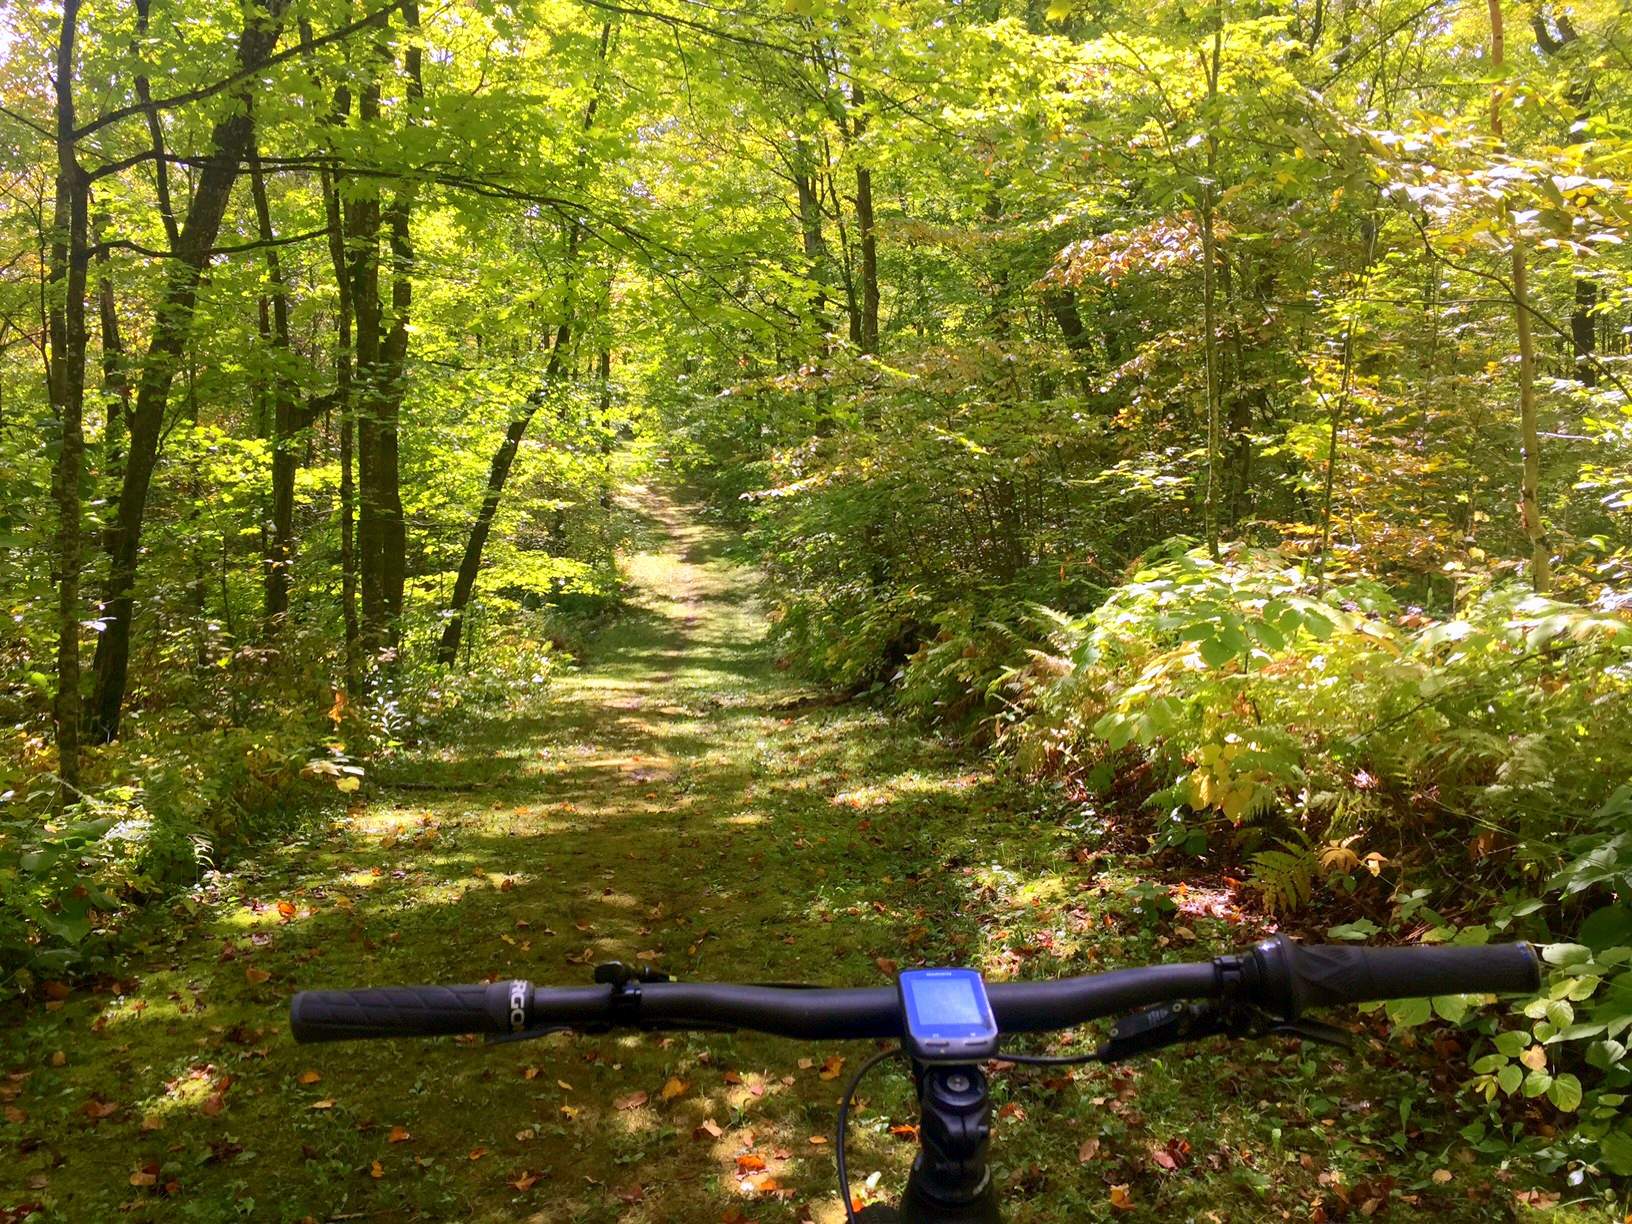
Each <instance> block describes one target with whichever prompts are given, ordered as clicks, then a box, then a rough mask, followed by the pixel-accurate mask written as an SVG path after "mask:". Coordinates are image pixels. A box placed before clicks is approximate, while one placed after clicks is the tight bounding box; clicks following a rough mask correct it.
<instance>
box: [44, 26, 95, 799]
mask: <svg viewBox="0 0 1632 1224" xmlns="http://www.w3.org/2000/svg"><path fill="white" fill-rule="evenodd" d="M79 8H80V6H79V0H64V3H63V6H62V21H61V25H60V27H59V30H60V32H59V34H58V37H57V58H56V74H55V75H56V80H55V86H56V104H57V105H56V118H57V124H56V151H57V174H56V209H55V215H54V217H53V221H52V238H51V271H50V280H51V286H52V298H51V307H50V316H51V321H50V332H51V359H50V369H49V378H48V383H49V386H50V392H51V401H52V405H53V407H54V408H55V409H56V414H57V422H58V429H59V434H58V438H57V462H56V466H55V470H54V472H53V475H52V481H53V486H54V488H55V490H56V496H57V548H56V559H55V560H56V568H57V696H56V710H55V715H56V733H57V775H58V780H59V787H58V797H57V802H58V805H59V806H63V805H66V804H68V803H71V802H73V801H74V800H75V799H76V798H77V797H78V793H79V782H80V774H79V755H80V746H79V745H80V728H79V723H80V691H79V686H80V675H79V630H80V616H81V610H80V599H79V571H80V542H81V533H80V519H81V515H80V488H79V486H80V479H81V468H82V466H83V462H84V455H85V430H84V421H85V346H86V324H85V289H86V274H87V269H88V267H89V264H90V250H89V230H90V219H89V210H90V187H91V184H90V179H89V178H88V177H87V175H86V173H85V170H84V168H83V167H82V166H81V165H80V164H79V156H78V150H77V143H78V138H77V135H76V131H75V127H76V125H75V121H74V64H75V58H74V43H75V38H76V36H77V34H78V28H79Z"/></svg>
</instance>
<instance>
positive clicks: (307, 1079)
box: [299, 1071, 323, 1085]
mask: <svg viewBox="0 0 1632 1224" xmlns="http://www.w3.org/2000/svg"><path fill="white" fill-rule="evenodd" d="M322 1078H323V1077H322V1076H321V1075H319V1074H318V1073H317V1072H316V1071H302V1072H301V1073H300V1076H299V1082H300V1083H302V1084H307V1085H309V1084H315V1083H317V1082H318V1081H319V1080H320V1079H322Z"/></svg>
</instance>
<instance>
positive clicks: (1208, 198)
mask: <svg viewBox="0 0 1632 1224" xmlns="http://www.w3.org/2000/svg"><path fill="white" fill-rule="evenodd" d="M1219 22H1220V16H1219V13H1218V9H1217V7H1216V6H1215V7H1214V9H1213V48H1212V55H1211V58H1210V60H1209V63H1208V68H1207V103H1208V110H1209V118H1208V126H1209V130H1208V132H1207V179H1206V182H1204V183H1203V184H1202V187H1201V278H1202V279H1201V285H1202V289H1201V292H1202V326H1203V327H1204V328H1205V329H1206V335H1205V337H1204V339H1203V350H1204V354H1205V360H1206V363H1207V489H1206V496H1205V502H1204V506H1203V515H1202V518H1203V524H1204V528H1205V534H1206V536H1207V551H1208V553H1209V554H1210V555H1211V556H1212V558H1213V559H1214V560H1215V561H1216V560H1217V559H1218V457H1219V456H1218V451H1219V434H1220V432H1221V430H1220V422H1219V411H1220V405H1219V389H1218V306H1217V302H1216V297H1217V279H1218V278H1217V273H1216V261H1217V258H1218V250H1217V242H1216V240H1215V238H1214V234H1213V200H1214V196H1213V191H1214V187H1215V184H1216V183H1217V176H1218V138H1217V137H1216V136H1215V135H1214V134H1213V132H1212V130H1211V125H1212V118H1211V115H1210V112H1211V109H1212V105H1213V103H1214V102H1215V101H1216V99H1217V97H1218V67H1219V60H1220V58H1221V56H1222V53H1223V42H1224V32H1223V29H1222V27H1221V26H1220V24H1219Z"/></svg>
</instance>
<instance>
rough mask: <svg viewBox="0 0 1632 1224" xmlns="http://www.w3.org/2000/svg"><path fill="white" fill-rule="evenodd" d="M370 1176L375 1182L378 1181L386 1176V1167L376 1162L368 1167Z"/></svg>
mask: <svg viewBox="0 0 1632 1224" xmlns="http://www.w3.org/2000/svg"><path fill="white" fill-rule="evenodd" d="M368 1175H369V1176H370V1177H372V1178H373V1179H374V1180H375V1181H378V1180H379V1179H380V1178H382V1177H384V1176H385V1166H384V1165H382V1164H381V1163H380V1162H379V1161H377V1160H376V1161H375V1162H374V1163H373V1164H371V1165H369V1166H368Z"/></svg>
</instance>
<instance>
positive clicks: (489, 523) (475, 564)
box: [436, 23, 612, 667]
mask: <svg viewBox="0 0 1632 1224" xmlns="http://www.w3.org/2000/svg"><path fill="white" fill-rule="evenodd" d="M611 37H612V26H611V23H605V24H603V25H602V26H601V50H600V63H601V65H602V66H603V67H604V65H605V64H606V56H607V49H608V47H609V46H610V43H611ZM601 85H602V82H601V79H600V77H597V79H596V82H595V91H594V93H593V94H591V95H590V99H589V102H588V104H587V105H586V106H585V107H584V119H583V131H584V132H585V133H586V134H587V133H588V132H589V130H590V128H591V127H593V126H594V123H595V111H596V109H597V108H598V107H599V105H600V101H601ZM584 169H585V166H584V163H583V161H582V160H581V159H580V161H579V171H580V174H579V177H580V179H582V177H583V173H582V172H583V171H584ZM579 234H580V229H579V227H578V225H577V224H576V223H573V224H572V227H571V229H570V230H569V231H568V234H567V275H568V277H569V278H570V277H571V275H572V268H573V265H574V264H575V263H576V262H577V256H578V242H579ZM568 290H569V291H568V294H567V302H566V313H565V315H564V316H563V318H562V319H561V323H560V325H559V326H558V327H557V328H556V330H555V343H554V344H553V345H552V346H551V348H550V360H549V362H548V363H547V364H546V365H545V367H544V380H543V382H544V385H543V386H542V387H540V388H539V389H538V390H537V391H535V392H534V393H533V395H532V396H531V397H529V399H528V401H527V407H526V409H525V410H524V411H523V412H522V414H521V415H520V416H518V417H517V418H516V419H515V420H513V421H511V422H510V427H509V428H508V429H506V430H505V433H504V440H503V441H502V442H501V443H499V449H498V450H497V451H496V452H495V453H494V455H493V462H492V464H491V466H490V467H489V468H488V473H487V489H486V491H485V492H484V493H483V494H482V504H481V508H480V509H479V510H477V512H476V521H475V522H474V523H472V524H471V528H470V537H469V539H467V540H466V541H465V552H464V555H463V556H462V557H461V558H460V560H459V572H458V574H457V575H456V576H455V577H454V581H453V595H452V596H451V598H450V599H449V601H448V608H447V619H446V622H445V623H444V624H443V626H442V640H441V642H440V643H439V644H438V645H437V651H436V661H437V663H439V664H440V665H441V666H443V667H451V666H452V665H453V664H454V663H455V662H456V661H457V660H458V658H459V640H460V637H461V636H462V635H463V633H464V628H465V609H466V608H467V607H468V606H469V605H470V597H471V595H472V594H473V593H474V592H475V590H476V579H477V577H478V576H479V575H480V574H481V572H482V552H483V550H484V549H485V548H486V547H487V537H488V536H489V534H491V532H492V530H493V520H494V518H495V517H497V515H498V512H499V502H500V500H501V499H502V498H503V496H504V486H505V482H506V481H507V480H509V478H510V468H511V465H512V464H514V463H515V459H516V452H517V451H518V450H519V449H520V447H521V440H522V438H523V437H524V436H526V433H527V426H528V425H529V424H530V423H531V422H532V419H533V414H534V413H536V412H537V411H538V406H539V405H540V404H542V403H543V402H544V401H545V400H546V399H547V398H548V397H549V393H550V390H551V387H552V386H553V384H554V383H555V380H556V379H557V378H558V377H560V374H561V366H562V362H563V361H564V359H565V357H566V351H567V342H568V341H569V339H570V338H571V336H572V294H571V281H570V280H569V281H568ZM611 374H612V354H611V352H610V351H609V350H607V349H602V350H601V356H600V377H601V406H602V411H603V413H604V412H605V410H606V408H607V407H608V406H609V405H610V403H611V398H610V397H611ZM603 504H604V503H603ZM465 657H466V660H467V663H468V660H469V657H470V652H469V647H468V643H467V648H466V652H465Z"/></svg>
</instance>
